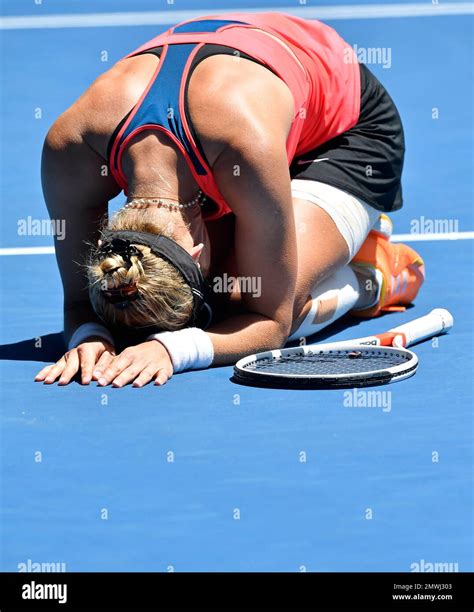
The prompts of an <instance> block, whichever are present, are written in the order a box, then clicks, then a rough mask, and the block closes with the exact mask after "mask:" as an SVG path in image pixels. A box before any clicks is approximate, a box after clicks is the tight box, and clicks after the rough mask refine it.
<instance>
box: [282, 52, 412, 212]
mask: <svg viewBox="0 0 474 612" xmlns="http://www.w3.org/2000/svg"><path fill="white" fill-rule="evenodd" d="M360 77H361V101H360V116H359V121H358V122H357V124H356V125H355V126H354V127H353V128H351V129H350V130H348V131H347V132H344V133H343V134H341V135H340V136H337V137H336V138H333V139H332V140H329V141H328V142H326V143H324V144H323V145H320V146H319V147H317V148H316V149H313V150H312V151H309V152H308V153H305V154H304V155H301V156H300V157H295V159H294V160H293V162H292V164H291V166H290V176H291V178H292V179H302V180H305V179H306V180H313V181H320V182H321V183H327V184H328V185H332V186H333V187H338V188H339V189H342V190H344V191H347V192H349V193H350V194H352V195H354V196H356V197H357V198H360V199H361V200H363V201H364V202H366V203H367V204H370V205H371V206H373V207H374V208H376V209H377V210H380V211H383V212H390V211H394V210H398V209H399V208H401V207H402V204H403V199H402V187H401V175H402V169H403V158H404V154H405V140H404V136H403V126H402V122H401V119H400V115H399V114H398V111H397V108H396V106H395V104H394V102H393V100H392V98H391V97H390V96H389V94H388V93H387V92H386V90H385V88H384V87H383V86H382V85H381V84H380V82H379V81H378V80H377V79H376V78H375V76H374V75H373V74H372V73H371V72H370V70H369V69H368V68H367V67H366V66H364V65H363V64H360ZM324 158H328V159H327V160H325V159H324ZM315 159H322V161H320V162H315V161H312V160H315ZM306 160H308V163H304V162H305V161H306ZM310 160H311V161H310Z"/></svg>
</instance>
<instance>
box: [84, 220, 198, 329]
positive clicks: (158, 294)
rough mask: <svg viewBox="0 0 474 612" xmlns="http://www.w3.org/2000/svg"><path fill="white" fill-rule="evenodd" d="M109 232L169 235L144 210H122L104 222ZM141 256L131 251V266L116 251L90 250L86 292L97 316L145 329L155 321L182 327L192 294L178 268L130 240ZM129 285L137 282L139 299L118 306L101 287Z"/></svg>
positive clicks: (165, 326)
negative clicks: (106, 222) (105, 252)
mask: <svg viewBox="0 0 474 612" xmlns="http://www.w3.org/2000/svg"><path fill="white" fill-rule="evenodd" d="M107 228H108V229H110V230H129V231H137V232H149V233H152V234H157V235H162V236H166V237H168V238H173V236H172V232H171V230H170V227H169V226H168V227H162V226H160V225H159V224H158V223H157V218H156V215H154V214H153V211H152V210H147V209H140V210H134V209H121V210H119V211H118V212H117V213H116V214H115V215H114V216H113V217H112V219H111V221H110V222H109V223H108V225H107ZM133 246H135V247H136V248H137V250H138V251H140V253H141V255H142V256H141V257H139V256H137V255H132V256H131V258H130V262H131V265H130V267H129V264H128V263H126V262H125V260H124V259H123V258H122V256H121V255H119V254H117V253H112V254H103V253H101V252H100V250H99V247H94V248H93V249H92V252H91V256H90V262H89V264H88V265H87V275H88V278H89V296H90V300H91V304H92V307H93V308H94V311H95V312H96V314H97V315H98V316H99V317H100V318H101V319H102V320H103V321H104V322H106V323H109V324H112V325H120V326H123V325H125V326H128V327H143V326H146V325H154V326H156V327H158V328H160V329H163V330H166V331H174V330H177V329H181V328H182V327H184V326H185V325H186V323H188V322H189V320H190V318H191V315H192V310H193V294H192V292H191V288H190V287H189V285H188V284H187V283H186V281H185V280H184V278H183V277H182V276H181V274H180V273H179V272H178V270H177V269H176V268H175V267H174V266H173V265H172V264H171V263H169V262H168V261H166V260H165V259H162V258H161V257H158V256H157V255H155V254H154V253H153V252H152V251H151V249H150V247H148V246H145V245H142V244H134V245H133ZM127 285H132V286H134V285H135V286H136V288H137V290H138V294H139V299H136V300H133V301H130V302H129V303H128V304H127V307H126V308H124V309H120V308H116V307H115V306H114V305H113V304H111V303H110V302H109V301H107V299H106V298H105V296H104V294H103V291H104V290H107V289H117V288H122V287H126V286H127Z"/></svg>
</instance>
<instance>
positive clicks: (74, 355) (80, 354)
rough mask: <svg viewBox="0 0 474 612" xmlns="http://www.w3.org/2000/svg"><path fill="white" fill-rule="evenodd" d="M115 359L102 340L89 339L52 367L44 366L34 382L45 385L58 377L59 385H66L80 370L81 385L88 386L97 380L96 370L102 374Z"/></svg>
mask: <svg viewBox="0 0 474 612" xmlns="http://www.w3.org/2000/svg"><path fill="white" fill-rule="evenodd" d="M114 358H115V349H114V347H113V346H112V345H111V344H109V343H108V342H107V341H105V340H103V339H102V338H95V339H93V338H91V339H89V340H88V341H87V342H83V343H82V344H80V345H79V346H78V347H77V348H74V349H71V350H70V351H68V352H67V353H66V354H65V355H64V356H63V357H61V359H60V360H59V361H58V362H56V363H55V364H53V365H49V366H46V367H45V368H43V369H42V370H41V372H38V374H37V375H36V377H35V381H36V382H44V383H45V384H47V385H50V384H51V383H53V382H55V380H56V379H57V378H58V377H59V381H58V384H59V385H67V384H68V383H70V382H71V380H72V378H73V377H74V376H75V375H76V374H77V373H78V372H79V370H81V383H82V384H83V385H88V384H89V383H90V382H91V380H92V379H94V380H97V378H98V376H96V374H95V373H96V370H98V371H99V372H103V371H104V370H106V369H107V368H108V366H109V365H110V364H111V363H112V361H113V360H114Z"/></svg>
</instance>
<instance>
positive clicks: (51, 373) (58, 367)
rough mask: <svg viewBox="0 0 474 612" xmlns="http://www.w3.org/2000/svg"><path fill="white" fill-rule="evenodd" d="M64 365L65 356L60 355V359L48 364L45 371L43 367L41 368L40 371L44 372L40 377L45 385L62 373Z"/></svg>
mask: <svg viewBox="0 0 474 612" xmlns="http://www.w3.org/2000/svg"><path fill="white" fill-rule="evenodd" d="M65 367H66V359H65V357H61V359H60V360H59V361H57V362H56V363H55V364H54V365H52V366H48V368H47V371H46V372H45V370H44V369H43V370H41V371H42V372H45V375H44V376H43V377H42V380H43V382H44V383H45V384H46V385H50V384H51V383H53V382H54V381H55V380H56V379H57V377H58V376H60V375H61V374H62V372H63V370H64V368H65ZM45 369H46V368H45Z"/></svg>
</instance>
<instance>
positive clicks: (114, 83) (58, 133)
mask: <svg viewBox="0 0 474 612" xmlns="http://www.w3.org/2000/svg"><path fill="white" fill-rule="evenodd" d="M157 63H158V58H156V57H154V56H151V55H144V56H140V57H137V58H130V59H127V60H122V61H120V62H118V63H117V64H115V65H114V66H113V67H112V68H111V69H110V70H107V71H106V72H104V73H102V74H101V75H100V76H99V77H97V78H96V79H95V81H94V82H93V83H92V84H91V85H90V86H89V87H88V88H87V89H86V90H85V91H84V93H83V94H82V95H81V96H80V97H79V98H78V99H77V100H76V101H75V102H74V103H73V104H72V105H71V106H70V107H69V108H68V109H66V110H65V111H64V113H62V114H61V115H60V116H59V117H58V119H57V120H56V121H55V123H54V125H53V128H52V130H51V132H52V135H53V137H54V139H59V140H64V139H66V140H69V141H70V142H80V141H81V142H83V143H86V144H87V145H88V146H90V147H91V148H92V149H93V150H94V151H95V152H96V153H97V154H98V155H100V156H101V157H103V158H105V157H106V156H107V147H108V143H109V139H110V137H111V135H112V134H113V132H114V130H115V129H116V127H117V125H118V124H119V123H120V121H121V120H122V119H123V117H124V116H125V115H126V114H127V113H128V112H130V110H131V109H132V108H133V107H134V105H135V104H136V103H137V102H138V100H139V99H140V96H141V95H142V93H143V91H144V89H145V88H146V86H147V84H148V82H149V80H150V78H151V76H152V75H153V73H154V71H155V70H156V67H157Z"/></svg>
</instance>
